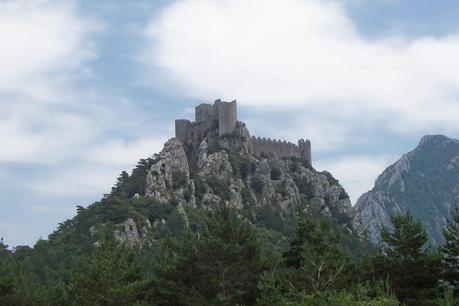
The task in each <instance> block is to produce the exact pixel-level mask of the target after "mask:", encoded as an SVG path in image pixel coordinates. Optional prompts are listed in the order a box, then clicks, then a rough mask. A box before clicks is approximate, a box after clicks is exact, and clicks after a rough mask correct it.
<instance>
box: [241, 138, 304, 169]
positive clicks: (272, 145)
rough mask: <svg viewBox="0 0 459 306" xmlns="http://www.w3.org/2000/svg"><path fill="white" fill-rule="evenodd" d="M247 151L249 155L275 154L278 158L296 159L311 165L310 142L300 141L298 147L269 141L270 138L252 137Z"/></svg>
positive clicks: (278, 141)
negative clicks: (303, 160) (301, 159)
mask: <svg viewBox="0 0 459 306" xmlns="http://www.w3.org/2000/svg"><path fill="white" fill-rule="evenodd" d="M249 151H250V153H251V154H254V155H258V154H261V153H265V154H270V153H272V154H276V155H277V157H279V158H284V157H297V158H303V159H306V160H307V161H308V162H309V164H311V142H310V141H309V140H306V141H304V140H303V139H301V140H300V141H298V145H296V144H293V143H291V142H286V141H280V140H276V139H274V140H271V139H270V138H268V139H266V138H260V137H255V136H252V138H251V140H250V146H249Z"/></svg>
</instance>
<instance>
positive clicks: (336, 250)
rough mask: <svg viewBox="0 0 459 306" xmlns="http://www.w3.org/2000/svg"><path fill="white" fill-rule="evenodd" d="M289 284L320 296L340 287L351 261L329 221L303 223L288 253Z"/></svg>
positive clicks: (301, 222) (286, 259)
mask: <svg viewBox="0 0 459 306" xmlns="http://www.w3.org/2000/svg"><path fill="white" fill-rule="evenodd" d="M284 258H285V263H286V267H287V271H288V273H287V278H288V280H287V282H290V283H292V284H293V285H294V287H295V288H296V289H297V290H298V291H302V292H308V293H312V294H316V295H321V294H326V293H327V292H328V291H329V290H330V289H334V288H337V286H338V285H339V284H340V282H341V281H342V280H343V278H344V277H345V272H346V270H347V268H348V267H349V264H350V258H349V256H348V254H347V253H346V252H345V250H344V249H343V248H342V247H341V245H340V244H339V241H338V238H337V236H336V235H335V234H334V233H333V232H332V231H331V229H330V226H329V224H328V222H327V221H325V220H320V221H312V220H310V219H309V218H302V219H300V221H299V224H298V227H297V230H296V238H295V239H294V240H293V241H292V242H291V244H290V249H289V251H287V252H286V253H285V254H284Z"/></svg>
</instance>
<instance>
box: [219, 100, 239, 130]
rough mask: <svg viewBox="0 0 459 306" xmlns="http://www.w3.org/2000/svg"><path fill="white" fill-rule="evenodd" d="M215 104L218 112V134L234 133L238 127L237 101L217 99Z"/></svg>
mask: <svg viewBox="0 0 459 306" xmlns="http://www.w3.org/2000/svg"><path fill="white" fill-rule="evenodd" d="M215 106H216V107H217V113H218V135H219V136H222V135H225V134H230V133H232V132H233V131H234V129H235V128H236V121H237V109H236V101H233V102H230V103H227V102H221V101H220V100H217V101H216V102H215Z"/></svg>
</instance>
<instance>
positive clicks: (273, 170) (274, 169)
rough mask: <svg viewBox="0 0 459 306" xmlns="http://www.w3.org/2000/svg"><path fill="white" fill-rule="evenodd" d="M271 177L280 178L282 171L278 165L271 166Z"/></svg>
mask: <svg viewBox="0 0 459 306" xmlns="http://www.w3.org/2000/svg"><path fill="white" fill-rule="evenodd" d="M270 174H271V179H272V180H280V178H281V175H282V172H281V171H280V169H279V168H277V167H272V168H271V173H270Z"/></svg>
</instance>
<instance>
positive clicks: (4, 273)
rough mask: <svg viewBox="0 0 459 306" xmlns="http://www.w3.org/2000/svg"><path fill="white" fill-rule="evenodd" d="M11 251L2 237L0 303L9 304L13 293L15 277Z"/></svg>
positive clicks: (0, 250) (0, 245)
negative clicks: (12, 268) (12, 269)
mask: <svg viewBox="0 0 459 306" xmlns="http://www.w3.org/2000/svg"><path fill="white" fill-rule="evenodd" d="M11 264H12V262H11V252H10V251H9V250H8V246H7V245H6V244H5V243H4V242H3V238H1V239H0V305H9V303H10V302H11V294H12V293H13V284H14V278H13V274H12V271H11Z"/></svg>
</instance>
